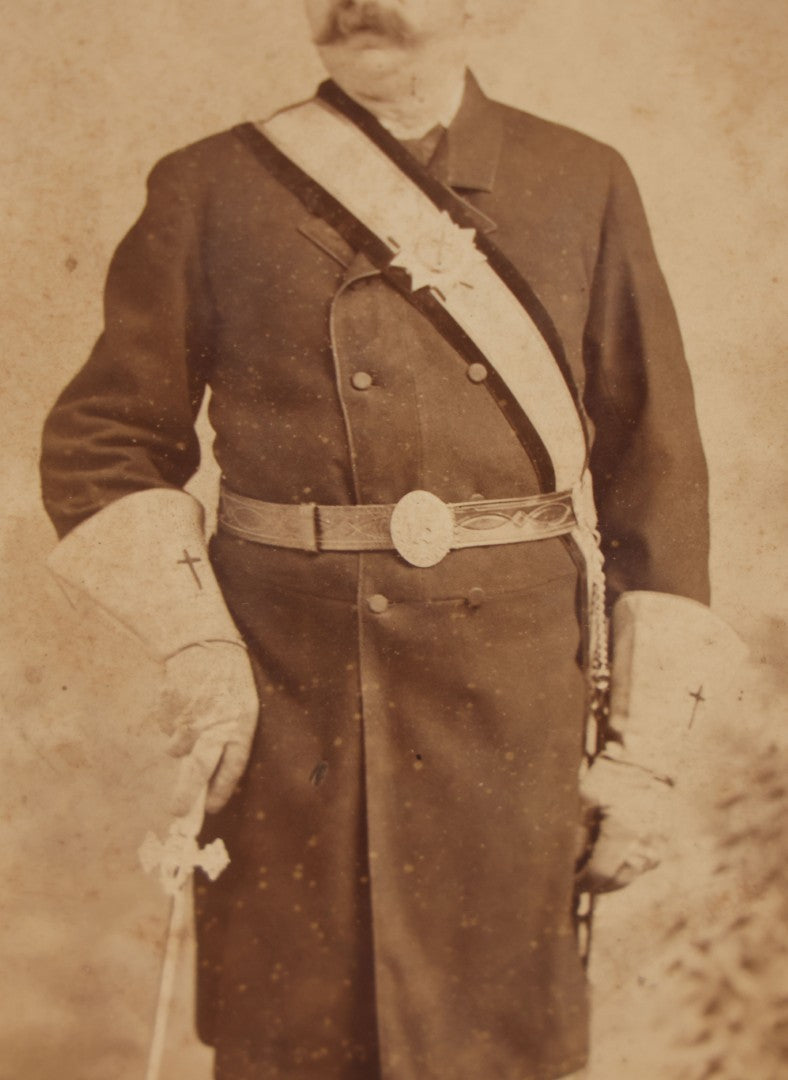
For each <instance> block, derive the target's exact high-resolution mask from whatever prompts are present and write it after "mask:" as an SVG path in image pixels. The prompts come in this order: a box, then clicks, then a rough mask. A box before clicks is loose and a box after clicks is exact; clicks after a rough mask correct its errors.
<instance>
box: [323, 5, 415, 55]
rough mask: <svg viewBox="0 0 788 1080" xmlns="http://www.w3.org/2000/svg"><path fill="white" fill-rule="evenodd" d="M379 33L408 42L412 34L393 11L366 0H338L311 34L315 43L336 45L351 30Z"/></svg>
mask: <svg viewBox="0 0 788 1080" xmlns="http://www.w3.org/2000/svg"><path fill="white" fill-rule="evenodd" d="M364 32H366V33H372V34H380V35H381V36H382V37H386V38H388V39H389V40H390V41H394V42H396V43H397V44H399V45H408V44H410V43H411V42H412V41H413V40H414V38H415V36H416V35H415V34H414V32H413V30H412V29H411V27H410V26H409V25H408V23H407V22H406V21H405V19H403V18H402V16H401V15H400V14H399V12H397V11H392V10H391V9H390V8H387V7H385V6H384V5H383V4H379V3H376V2H375V0H370V2H368V3H359V4H348V3H346V2H344V3H343V2H340V3H338V4H337V5H336V6H335V8H334V10H333V11H332V12H331V15H330V16H329V18H328V22H327V23H326V26H325V28H324V29H323V30H322V31H321V32H320V33H319V34H318V35H317V37H316V38H315V44H316V45H337V44H339V43H340V42H342V41H345V40H346V39H347V38H349V37H352V35H353V34H358V33H364Z"/></svg>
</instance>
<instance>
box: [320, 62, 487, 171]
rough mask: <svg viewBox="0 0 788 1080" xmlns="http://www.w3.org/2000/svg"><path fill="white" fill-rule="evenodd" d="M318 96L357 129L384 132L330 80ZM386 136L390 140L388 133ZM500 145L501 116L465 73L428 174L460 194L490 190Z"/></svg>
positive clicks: (473, 77)
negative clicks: (456, 105) (459, 97)
mask: <svg viewBox="0 0 788 1080" xmlns="http://www.w3.org/2000/svg"><path fill="white" fill-rule="evenodd" d="M317 96H318V97H319V98H323V99H324V100H325V101H327V102H328V103H329V104H330V105H333V107H334V108H339V109H340V111H341V112H344V113H345V115H346V116H348V117H350V119H351V120H355V122H356V123H360V126H362V127H367V128H368V127H369V125H370V124H371V125H372V127H373V129H377V130H379V131H381V132H383V130H384V129H383V128H381V127H380V126H379V124H378V122H377V120H375V119H374V117H372V116H371V114H370V113H369V112H368V111H367V110H366V109H364V108H362V106H361V105H359V104H358V103H357V102H355V101H353V99H352V98H350V97H349V96H348V95H347V94H346V93H345V92H344V90H342V89H341V88H340V87H339V86H338V85H337V84H336V83H335V82H333V81H332V80H331V79H329V80H327V81H326V82H324V83H322V84H321V85H320V87H319V88H318V91H317ZM386 137H387V138H388V139H391V136H390V135H388V133H386ZM502 144H503V117H502V114H501V112H500V110H499V109H498V108H496V105H495V102H493V101H490V99H489V98H488V97H487V96H486V95H485V94H484V92H483V91H482V89H481V87H480V86H479V84H478V82H477V81H476V78H475V76H474V75H473V74H472V72H470V71H467V72H466V74H465V91H464V93H463V98H462V102H461V103H460V107H459V109H458V111H457V115H456V116H455V117H454V119H453V120H452V122H451V124H450V125H449V128H448V130H447V131H446V134H445V136H444V138H443V140H442V142H441V143H440V144H439V146H438V148H437V150H436V152H435V155H434V157H433V159H432V161H431V162H430V165H429V171H430V172H431V173H432V174H433V175H434V176H435V177H436V178H437V179H439V180H441V181H442V182H443V183H444V184H447V185H448V186H449V187H452V188H455V189H457V190H459V191H492V189H493V185H494V183H495V176H496V173H497V171H498V162H499V160H500V156H501V148H502Z"/></svg>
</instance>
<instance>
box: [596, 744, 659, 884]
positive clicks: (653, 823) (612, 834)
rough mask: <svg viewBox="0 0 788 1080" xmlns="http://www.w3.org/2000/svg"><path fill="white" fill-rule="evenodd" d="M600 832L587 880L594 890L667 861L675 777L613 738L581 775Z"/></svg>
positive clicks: (624, 880)
mask: <svg viewBox="0 0 788 1080" xmlns="http://www.w3.org/2000/svg"><path fill="white" fill-rule="evenodd" d="M580 791H581V794H582V796H583V800H584V802H585V803H586V806H587V815H588V818H589V820H590V821H591V822H592V823H593V824H594V826H595V828H593V829H592V832H593V831H596V838H595V840H594V844H593V849H592V851H591V855H590V858H589V860H588V862H587V863H586V865H585V866H584V867H583V869H582V871H581V873H582V881H583V884H584V885H587V886H588V888H589V889H591V891H593V892H597V893H600V892H612V891H613V890H614V889H621V888H623V887H624V886H625V885H629V884H630V882H632V881H634V880H635V878H638V877H640V875H641V874H644V873H645V872H646V871H647V870H653V869H654V868H655V867H656V866H659V864H660V862H661V861H662V856H663V851H664V848H665V845H666V843H667V839H668V834H669V827H668V818H669V815H670V812H671V810H672V802H673V793H672V782H671V781H670V780H669V779H668V778H666V777H661V776H657V775H655V774H654V773H653V772H650V771H649V770H648V769H646V768H644V767H642V766H640V765H638V764H637V763H636V761H635V760H634V759H632V758H631V757H630V756H629V755H628V754H627V753H626V752H625V751H624V750H623V748H622V747H621V746H620V745H619V744H617V743H610V744H608V747H607V748H606V749H605V751H604V752H603V753H602V754H600V756H599V757H598V758H597V759H596V760H595V761H594V763H593V765H592V766H591V768H590V769H589V770H588V772H587V773H586V774H585V776H584V777H583V778H582V779H581V782H580Z"/></svg>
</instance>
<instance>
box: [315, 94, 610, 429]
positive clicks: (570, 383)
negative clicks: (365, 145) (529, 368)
mask: <svg viewBox="0 0 788 1080" xmlns="http://www.w3.org/2000/svg"><path fill="white" fill-rule="evenodd" d="M317 97H318V98H320V99H321V100H322V101H325V102H326V103H327V104H328V105H330V106H331V107H332V108H333V109H336V110H337V112H340V113H342V114H343V115H345V116H347V117H348V119H350V120H352V121H353V123H354V124H355V125H356V127H358V128H360V129H361V130H362V131H363V132H364V134H365V135H366V136H367V137H368V138H369V139H371V140H372V142H374V143H375V145H376V146H377V147H378V148H379V149H380V150H382V151H383V153H384V154H386V156H387V157H389V158H390V159H391V160H392V161H393V162H394V164H395V165H396V166H397V167H398V168H399V169H400V170H401V171H402V172H404V173H405V175H406V176H407V177H408V178H409V179H411V180H412V181H413V182H414V183H415V184H417V185H418V187H420V188H421V190H422V191H423V192H424V194H425V195H427V196H428V198H429V199H430V200H431V201H432V202H433V203H435V205H436V206H437V207H438V208H439V209H440V210H445V211H446V212H447V213H448V214H449V215H450V216H451V218H452V220H453V221H454V222H455V223H456V224H458V225H461V226H462V227H463V228H472V229H475V228H476V224H477V223H476V222H475V221H474V220H473V219H472V218H471V216H470V214H469V213H468V210H467V208H466V207H465V205H464V203H463V200H462V199H460V198H458V196H457V195H455V193H454V192H453V191H452V190H451V188H448V187H446V186H445V185H444V184H442V183H441V182H440V180H437V179H436V178H435V177H434V176H433V175H432V174H431V173H429V172H428V171H427V170H426V169H425V168H424V167H423V166H422V165H421V164H420V163H419V162H418V161H417V160H416V158H415V157H413V155H412V154H410V153H408V151H407V150H406V148H405V147H404V146H403V145H402V143H400V142H399V141H398V140H397V139H395V138H394V136H393V135H392V134H391V132H389V131H387V130H386V128H384V127H383V125H382V124H381V123H380V122H379V121H378V120H377V119H376V118H375V117H374V116H373V115H372V113H370V112H368V111H367V110H366V109H364V108H363V107H362V106H361V105H359V104H358V103H357V102H355V101H354V100H353V99H352V98H351V97H349V96H348V95H347V94H346V93H345V91H344V90H342V88H341V87H339V86H338V85H337V84H336V83H335V82H333V81H332V80H331V79H327V80H326V81H325V82H323V83H321V84H320V86H319V87H318V90H317ZM476 247H477V248H478V249H479V251H481V252H482V253H483V254H484V255H485V256H486V257H487V261H488V262H489V264H490V266H491V267H492V268H493V270H494V271H495V273H496V274H497V275H498V277H499V278H500V279H501V280H502V281H503V282H504V283H505V284H506V286H507V287H508V289H509V291H510V292H511V293H513V294H514V295H515V296H516V298H517V299H518V301H519V302H520V304H522V306H523V307H524V308H525V310H526V311H527V312H528V314H529V316H530V318H531V320H532V321H533V323H534V325H535V326H536V328H537V330H538V331H539V333H540V334H541V335H542V337H543V338H544V340H545V342H546V343H547V346H548V348H549V349H550V352H551V353H552V354H553V356H554V357H555V360H556V363H557V364H558V367H559V369H560V371H561V374H562V375H563V377H564V382H565V383H566V385H567V389H568V390H569V393H570V394H571V395H572V400H573V401H574V403H575V407H576V409H577V411H578V414H579V416H580V420H581V423H582V426H583V431H584V433H585V435H586V445H588V442H589V439H588V432H587V430H586V423H585V413H584V411H583V406H582V402H581V400H580V395H579V393H578V389H577V386H576V385H575V381H574V379H573V377H572V371H571V369H570V367H569V364H568V362H567V359H566V353H565V352H564V346H563V342H562V341H561V338H560V336H559V334H558V331H557V330H556V328H555V324H554V323H553V320H552V319H551V318H550V315H549V313H548V311H547V309H546V308H545V307H544V305H543V304H542V301H541V300H540V299H539V297H538V296H537V295H536V293H535V292H534V291H533V289H532V288H531V286H530V285H529V284H528V282H527V281H526V280H525V278H524V277H523V276H522V274H521V273H520V271H519V270H518V269H517V268H516V267H515V266H514V265H513V264H512V263H511V262H510V261H509V259H508V258H507V257H506V255H504V253H503V252H502V251H501V250H500V248H499V247H497V245H496V244H495V243H494V241H492V240H491V239H490V237H489V236H487V235H485V234H484V233H481V232H479V231H478V229H477V232H476Z"/></svg>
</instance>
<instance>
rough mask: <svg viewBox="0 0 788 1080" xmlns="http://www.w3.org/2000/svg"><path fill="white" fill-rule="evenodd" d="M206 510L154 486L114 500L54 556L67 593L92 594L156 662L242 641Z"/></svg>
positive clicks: (182, 494)
mask: <svg viewBox="0 0 788 1080" xmlns="http://www.w3.org/2000/svg"><path fill="white" fill-rule="evenodd" d="M203 525H204V511H203V508H202V506H201V504H200V503H198V502H197V500H196V499H194V498H193V497H192V496H191V495H188V494H187V493H186V492H184V491H179V490H175V489H171V488H150V489H148V490H145V491H139V492H134V493H133V494H131V495H126V496H124V497H123V498H121V499H118V500H116V501H115V502H113V503H110V505H109V506H106V507H105V508H104V509H103V510H100V511H99V512H98V513H97V514H94V515H93V516H92V517H90V518H88V519H87V520H86V521H84V522H82V523H81V524H80V525H78V526H77V527H76V528H75V529H74V530H73V531H72V532H70V533H69V534H68V535H67V536H66V537H65V538H64V539H63V540H61V541H60V543H59V544H58V545H57V547H56V548H55V550H54V551H53V552H52V554H51V555H50V557H49V559H48V560H47V565H48V567H49V569H50V570H51V571H52V573H53V574H54V576H55V577H56V578H57V579H58V581H59V582H60V583H61V585H62V586H63V588H64V590H65V591H66V593H67V595H69V594H72V595H73V594H77V595H82V596H86V597H88V598H89V599H90V600H91V601H92V602H93V603H94V604H96V605H98V606H99V607H101V608H102V609H103V610H104V611H105V612H107V613H108V614H109V615H110V616H111V617H112V618H113V619H115V620H116V621H117V622H119V623H121V624H122V625H123V626H124V627H125V628H126V629H127V630H129V631H130V632H131V633H132V634H133V635H134V636H135V637H136V638H138V639H139V640H140V641H141V642H142V643H143V645H144V646H145V648H146V649H147V650H148V652H149V653H150V654H151V655H152V656H153V657H154V658H155V659H156V660H165V659H167V657H169V656H172V655H173V654H174V653H176V652H178V651H180V650H181V649H184V648H186V647H187V646H188V645H195V644H197V643H199V642H201V641H209V640H224V641H232V642H237V643H238V644H243V641H242V638H241V635H240V634H239V632H238V629H237V627H236V626H235V623H234V622H233V620H232V617H231V615H230V613H229V611H228V610H227V607H226V605H225V603H224V598H223V597H222V594H221V591H220V589H219V586H218V583H217V581H216V578H215V577H214V573H213V569H212V568H211V564H210V561H209V559H208V551H207V548H206V545H205V538H204V534H203Z"/></svg>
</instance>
